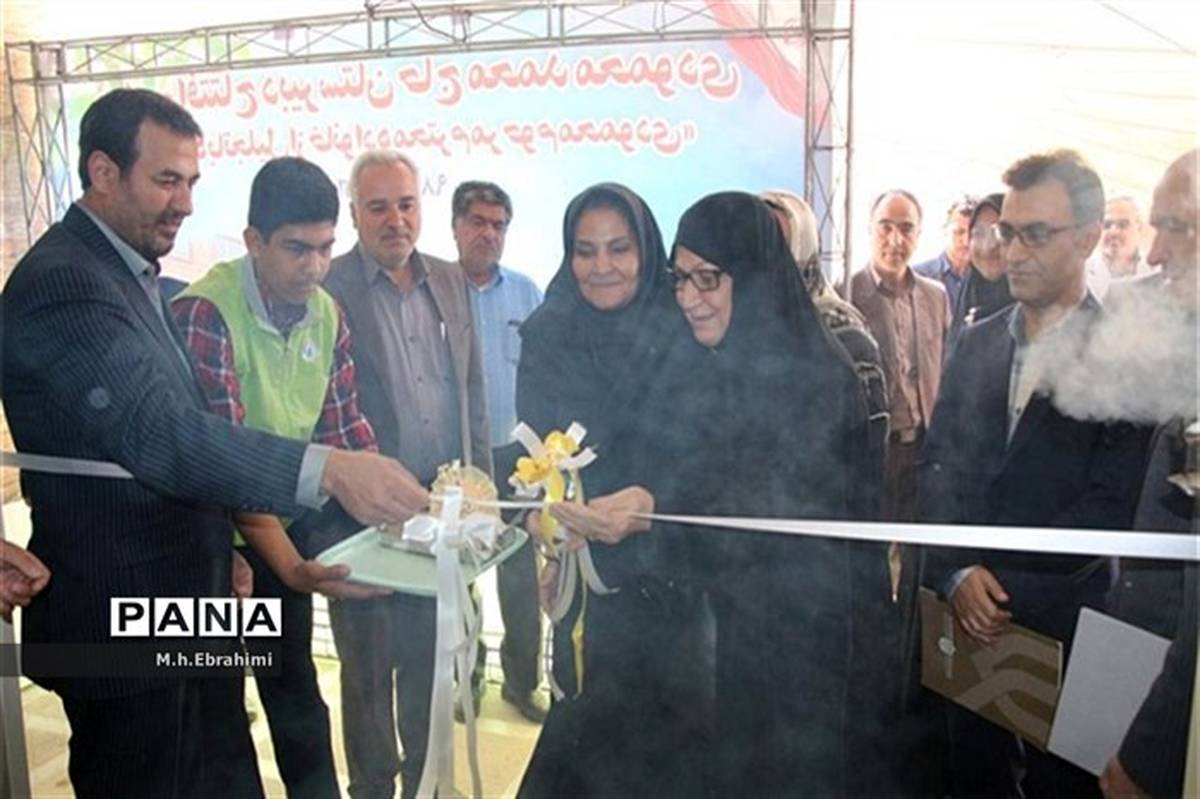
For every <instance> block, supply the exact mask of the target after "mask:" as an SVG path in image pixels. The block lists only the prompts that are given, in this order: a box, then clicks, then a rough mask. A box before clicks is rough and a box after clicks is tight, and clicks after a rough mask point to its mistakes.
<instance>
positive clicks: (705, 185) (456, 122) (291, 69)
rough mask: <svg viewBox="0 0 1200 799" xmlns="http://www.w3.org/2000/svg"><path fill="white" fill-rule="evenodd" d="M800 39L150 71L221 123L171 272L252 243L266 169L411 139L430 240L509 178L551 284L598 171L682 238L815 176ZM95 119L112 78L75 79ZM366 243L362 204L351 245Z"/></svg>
mask: <svg viewBox="0 0 1200 799" xmlns="http://www.w3.org/2000/svg"><path fill="white" fill-rule="evenodd" d="M800 52H802V50H801V48H800V47H798V46H796V43H794V42H784V41H779V42H776V41H775V40H765V39H764V40H753V39H741V40H731V41H729V42H726V41H699V42H687V43H679V44H676V43H655V44H642V45H627V46H621V47H603V48H601V47H577V48H563V49H539V50H525V51H511V52H496V53H474V54H472V53H468V54H458V55H446V56H425V57H417V58H404V59H398V58H397V59H375V60H365V61H353V62H346V63H333V64H315V65H313V64H297V65H294V66H291V65H289V66H280V67H273V68H264V69H253V70H236V71H229V72H215V73H213V72H209V73H202V74H192V75H182V76H172V77H162V78H157V79H154V80H151V81H147V82H146V83H145V84H143V85H146V86H147V87H148V88H153V89H156V90H157V91H160V92H162V93H164V94H167V95H169V96H171V97H172V98H174V99H176V100H177V101H179V102H180V103H181V104H183V105H184V107H186V108H188V109H189V110H190V111H191V112H192V113H193V114H194V115H195V117H196V119H197V121H198V122H199V123H200V124H201V126H202V127H203V128H204V133H205V137H204V142H203V145H202V148H201V172H202V179H201V181H200V183H199V185H198V187H197V193H196V196H195V205H196V210H195V214H194V215H193V217H192V218H191V219H190V220H189V221H188V222H187V223H185V225H184V228H183V231H182V232H181V234H180V236H179V239H178V242H177V245H176V249H175V251H174V252H173V253H172V256H171V257H170V258H169V259H167V263H166V270H167V271H168V272H169V273H172V274H176V275H178V276H181V277H184V278H186V279H189V280H190V279H194V278H196V277H198V276H199V275H200V274H203V272H204V270H206V269H207V268H208V267H209V266H210V265H211V264H212V263H214V262H215V261H217V260H220V259H223V258H228V257H233V256H236V255H239V254H241V252H242V251H243V245H242V242H241V234H242V229H243V228H244V227H245V221H246V204H247V202H248V198H249V189H250V182H251V180H252V179H253V177H254V174H255V172H256V171H257V170H258V168H259V167H260V166H261V165H262V164H263V163H264V162H265V161H266V160H267V159H269V158H272V157H275V156H281V155H298V156H302V157H304V158H307V159H309V160H311V161H313V162H315V163H317V164H319V165H320V166H321V167H322V168H324V169H325V170H326V171H327V172H328V173H329V174H330V176H331V177H332V178H333V179H334V181H335V182H336V183H337V184H338V185H339V187H340V189H341V190H342V192H343V194H345V188H346V180H347V178H348V175H349V170H350V165H351V163H352V162H353V159H354V158H355V157H356V156H357V155H358V154H359V153H360V152H362V151H364V150H367V149H370V148H376V147H382V148H394V149H398V150H402V151H403V152H405V153H406V154H408V155H409V156H410V157H411V158H413V159H414V160H415V161H416V163H417V164H418V166H419V167H420V170H421V179H422V202H423V216H424V222H423V228H422V233H421V237H420V240H419V243H418V248H419V249H421V250H422V251H425V252H429V253H431V254H434V255H439V256H442V257H445V258H448V259H454V258H455V257H456V253H455V249H454V242H453V239H452V237H451V230H450V196H451V194H452V192H453V190H454V187H455V186H457V185H458V183H460V182H461V181H464V180H470V179H483V180H492V181H495V182H496V183H498V184H500V185H501V186H503V187H504V188H505V189H506V190H507V191H508V192H509V193H510V194H511V195H512V197H513V203H514V207H515V213H514V218H513V222H512V226H511V228H510V231H509V237H508V243H507V247H506V251H505V257H504V263H505V264H506V265H509V266H512V267H514V268H516V269H519V270H521V271H524V272H525V273H527V274H529V275H530V276H531V277H533V278H534V280H535V281H537V282H538V283H539V284H542V285H544V284H545V283H546V282H547V281H548V280H549V278H550V276H551V275H552V274H553V272H554V270H555V269H556V268H557V265H558V263H559V261H560V259H561V256H562V240H561V232H560V229H561V219H562V212H563V209H564V208H565V207H566V204H567V202H568V201H569V200H570V198H571V197H572V196H573V195H574V194H576V193H577V192H579V191H580V190H582V189H584V188H585V187H587V186H589V185H591V184H593V183H597V182H599V181H605V180H614V181H618V182H621V183H625V184H626V185H628V186H630V187H631V188H632V189H634V190H635V191H637V192H639V193H640V194H641V195H642V196H643V197H645V198H646V200H647V201H648V202H649V204H650V205H651V207H652V208H653V210H654V212H655V214H656V216H657V217H658V219H659V222H660V225H661V226H662V228H663V233H664V236H666V237H667V240H668V243H669V241H670V237H671V235H672V234H673V232H674V228H675V223H676V221H677V219H678V218H679V215H680V214H681V213H682V211H683V210H684V209H685V208H686V207H687V206H688V205H690V204H691V203H692V202H694V201H695V200H696V199H698V198H699V197H701V196H702V195H704V194H706V193H708V192H711V191H716V190H721V189H743V190H748V191H759V190H762V189H766V188H788V189H792V190H794V191H797V192H798V193H802V189H803V185H804V117H803V115H804V108H803V98H804V84H803V76H802V74H801V65H802V64H803V60H802V57H801V56H800V55H798V53H800ZM71 89H72V92H73V93H72V95H71V97H70V100H69V102H70V113H69V114H68V116H69V118H70V119H71V120H72V121H73V123H74V124H75V126H76V129H74V130H72V131H71V141H72V144H73V145H74V142H75V140H76V139H77V136H78V131H77V125H78V120H79V118H80V117H81V116H82V114H83V111H84V109H85V108H86V106H87V104H88V103H89V102H90V101H91V100H92V99H93V98H94V97H95V96H96V94H97V87H95V86H91V87H84V88H79V87H71ZM354 240H355V234H354V229H353V225H352V223H351V220H350V214H349V210H348V198H347V206H344V210H343V213H342V217H341V218H340V219H339V224H338V243H337V246H336V247H335V252H338V253H340V252H344V251H345V250H346V249H348V248H349V247H350V246H351V245H352V244H353V243H354Z"/></svg>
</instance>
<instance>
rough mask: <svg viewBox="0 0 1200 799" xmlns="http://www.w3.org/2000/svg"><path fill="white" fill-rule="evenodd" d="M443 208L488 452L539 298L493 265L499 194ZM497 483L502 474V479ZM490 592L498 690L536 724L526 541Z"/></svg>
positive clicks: (508, 429)
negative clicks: (472, 335)
mask: <svg viewBox="0 0 1200 799" xmlns="http://www.w3.org/2000/svg"><path fill="white" fill-rule="evenodd" d="M450 206H451V216H452V220H451V225H452V227H453V229H454V243H455V244H456V245H457V246H458V263H459V265H460V266H461V267H462V270H463V274H464V275H466V278H467V289H468V290H467V293H468V294H469V295H470V297H471V313H472V315H473V316H474V318H475V329H476V330H477V331H478V333H479V345H480V348H481V350H482V352H483V377H484V384H485V386H486V388H487V406H488V418H489V425H490V427H491V431H492V449H493V452H494V451H495V450H496V449H497V448H499V447H503V446H504V445H506V444H508V443H510V442H511V441H512V440H513V438H512V431H513V428H514V427H516V425H517V421H518V420H517V409H516V393H517V362H518V361H519V360H520V358H521V337H520V336H519V335H518V334H517V330H518V328H520V326H521V323H522V322H524V321H525V318H526V317H528V316H529V314H530V313H532V312H533V309H535V308H537V307H538V306H539V305H541V304H542V292H541V290H540V289H538V287H537V286H536V285H534V282H533V281H532V280H530V279H529V278H528V277H526V276H525V275H522V274H521V273H519V272H514V271H513V270H511V269H506V268H505V267H503V266H501V265H500V258H501V256H503V254H504V237H505V235H506V234H507V233H508V225H509V223H510V222H511V221H512V213H513V209H512V200H511V199H510V198H509V196H508V193H507V192H505V191H504V189H502V188H500V187H499V186H497V185H496V184H495V183H487V182H484V181H478V180H469V181H466V182H465V183H461V184H459V186H458V188H456V189H455V190H454V196H453V198H452V199H451V202H450ZM543 432H544V431H543ZM496 462H497V463H500V462H501V460H499V459H497V461H496ZM500 478H501V480H503V479H504V478H507V475H504V474H501V475H500ZM496 590H497V592H498V593H499V596H500V615H501V617H502V618H503V619H504V639H503V640H502V641H501V642H500V665H501V667H502V668H503V669H504V687H503V688H502V689H501V691H500V696H501V698H503V699H504V701H506V702H508V703H509V704H511V705H512V706H513V707H515V708H516V709H517V710H518V711H519V712H520V713H521V715H522V716H524V717H525V718H527V719H529V720H530V721H533V722H536V723H539V724H540V723H541V722H542V721H544V720H545V718H546V707H545V706H544V705H543V704H542V702H541V701H540V700H539V696H538V694H537V691H536V689H537V685H538V680H539V677H538V652H539V648H540V643H541V635H542V624H541V616H540V614H539V611H538V599H537V563H536V561H535V559H534V552H533V545H532V544H531V543H526V544H525V546H524V547H523V548H522V551H521V552H518V553H516V554H515V555H514V556H513V557H511V558H509V559H508V560H506V561H505V562H504V563H503V564H501V565H500V567H499V569H498V570H497V573H496ZM478 651H479V652H480V660H481V662H482V660H483V658H484V657H485V656H486V652H487V650H486V649H485V648H484V646H483V645H482V643H481V644H480V646H479V650H478ZM476 672H477V673H476V675H475V676H474V679H476V680H480V679H482V676H483V675H482V667H477V669H476ZM481 684H482V683H481Z"/></svg>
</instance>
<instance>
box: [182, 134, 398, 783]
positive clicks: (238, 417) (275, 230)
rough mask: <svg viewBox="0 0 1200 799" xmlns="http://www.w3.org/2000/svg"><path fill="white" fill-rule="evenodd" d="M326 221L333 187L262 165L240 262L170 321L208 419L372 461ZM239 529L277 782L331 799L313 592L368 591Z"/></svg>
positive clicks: (258, 523)
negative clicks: (272, 667)
mask: <svg viewBox="0 0 1200 799" xmlns="http://www.w3.org/2000/svg"><path fill="white" fill-rule="evenodd" d="M337 216H338V196H337V189H336V188H335V187H334V185H333V183H332V182H331V181H330V179H329V178H328V177H327V176H326V175H325V173H324V172H322V171H321V169H320V168H319V167H317V166H316V165H314V164H311V163H309V162H307V161H305V160H303V159H300V158H276V159H274V160H272V161H269V162H267V164H266V165H265V166H263V168H262V169H261V170H260V171H259V173H258V174H257V175H256V176H255V178H254V183H253V185H252V186H251V189H250V213H249V224H248V226H247V227H246V230H245V232H244V234H243V237H244V240H245V242H246V249H247V251H248V252H247V254H246V255H245V256H243V257H242V258H239V259H237V260H234V261H228V262H225V263H219V264H217V265H216V266H214V267H213V268H212V269H211V270H210V271H209V272H208V274H206V275H205V276H204V277H202V278H201V279H200V280H198V281H197V282H196V283H194V284H192V286H191V287H189V288H188V289H186V290H185V291H183V292H182V293H181V294H180V295H179V296H178V297H177V298H176V299H175V301H174V303H173V305H172V311H173V314H174V316H175V320H176V322H177V323H178V324H179V326H180V329H181V331H182V332H183V334H184V338H185V341H186V343H187V346H188V349H189V350H190V352H191V354H192V358H193V360H194V361H195V367H196V374H197V378H198V380H199V382H200V385H201V387H202V389H203V390H204V393H205V397H206V399H207V401H208V405H209V410H210V411H211V412H213V413H215V414H218V415H220V416H223V417H225V418H227V419H229V420H231V421H233V422H235V423H238V424H244V425H246V426H248V427H255V428H260V429H264V430H269V431H271V432H274V433H276V434H278V435H283V436H289V437H292V438H297V439H303V440H305V441H313V442H316V443H319V444H326V445H330V446H333V447H339V448H342V449H367V450H376V449H377V445H376V442H375V434H374V432H373V431H372V429H371V426H370V424H369V423H368V422H367V420H366V419H365V418H364V417H363V415H362V413H361V412H360V411H359V407H358V397H357V388H356V386H355V377H354V363H353V360H352V359H351V357H350V338H349V332H348V330H347V327H346V324H345V322H344V321H343V319H342V315H341V311H340V310H339V308H338V306H337V303H335V302H334V300H333V298H332V297H330V296H329V294H328V293H326V292H325V290H324V289H322V288H321V281H322V279H324V277H325V274H326V272H327V271H328V270H329V261H330V255H331V250H332V247H333V241H334V228H335V226H336V225H337ZM237 522H238V531H239V533H240V535H239V536H238V539H237V541H236V543H237V545H238V551H239V552H241V553H242V554H243V555H244V557H245V558H246V560H247V561H249V563H250V565H251V567H252V568H253V569H254V573H255V582H256V585H255V595H256V596H272V597H280V598H282V599H283V651H282V653H281V661H282V662H281V664H280V665H281V669H280V675H279V676H278V677H267V676H257V675H256V679H257V682H258V690H259V694H260V695H261V697H262V702H263V707H264V708H265V709H266V712H267V720H268V722H269V724H270V727H271V740H272V742H273V744H274V748H275V758H276V762H277V763H278V765H279V771H280V775H281V776H282V777H283V781H284V784H285V785H286V786H287V793H288V796H289V797H291V798H292V799H295V798H296V797H336V796H338V795H339V794H338V786H337V776H336V772H335V770H334V765H333V753H332V748H331V745H330V732H329V712H328V709H327V707H326V706H325V703H324V701H322V699H321V694H320V691H319V689H318V686H317V675H316V669H315V668H314V666H313V662H312V596H311V594H312V591H314V590H317V591H321V592H323V593H326V594H329V595H331V596H337V597H346V598H362V597H365V596H368V595H371V592H369V591H368V590H367V589H363V588H358V587H355V586H351V585H349V584H347V583H345V582H344V581H343V580H342V579H341V578H344V577H345V572H344V570H338V569H329V568H327V567H324V566H322V565H321V564H319V563H316V562H315V561H307V560H304V559H303V558H302V557H301V556H300V555H299V554H298V552H297V548H296V544H294V543H293V541H292V540H291V539H290V538H289V537H288V534H287V533H285V532H284V525H286V524H287V523H288V522H287V520H280V519H278V518H276V517H274V516H267V515H261V514H242V515H239V516H238V517H237ZM247 543H248V544H249V546H246V544H247ZM298 543H300V544H303V542H298Z"/></svg>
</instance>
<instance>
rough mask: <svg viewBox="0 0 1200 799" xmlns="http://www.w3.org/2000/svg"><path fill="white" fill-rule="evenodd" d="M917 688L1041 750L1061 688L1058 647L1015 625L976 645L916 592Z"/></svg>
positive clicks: (925, 594) (933, 599)
mask: <svg viewBox="0 0 1200 799" xmlns="http://www.w3.org/2000/svg"><path fill="white" fill-rule="evenodd" d="M920 600H921V684H922V685H924V686H925V687H926V688H929V689H930V690H932V691H936V692H937V693H939V694H941V695H942V696H944V697H946V698H948V699H951V700H953V701H954V702H957V703H958V704H960V705H962V706H963V707H965V708H967V709H968V710H971V711H973V712H975V713H978V714H979V715H981V716H983V717H984V718H985V719H987V720H988V721H991V722H993V723H995V724H999V725H1000V726H1001V727H1004V728H1005V729H1007V730H1011V731H1012V732H1014V733H1016V734H1017V735H1019V736H1021V737H1022V738H1024V739H1025V740H1026V741H1028V742H1029V743H1031V744H1033V745H1034V746H1036V747H1037V748H1039V749H1041V750H1043V751H1045V749H1046V743H1047V741H1048V740H1049V738H1050V726H1051V724H1052V723H1053V721H1054V711H1055V708H1056V706H1057V704H1058V696H1059V692H1060V691H1061V689H1062V665H1063V645H1062V643H1061V642H1060V641H1056V640H1054V639H1053V638H1050V637H1048V636H1045V635H1042V634H1040V633H1035V632H1034V631H1032V630H1029V629H1027V628H1025V627H1021V626H1020V625H1017V624H1009V625H1008V627H1007V628H1006V629H1005V631H1004V632H1003V633H1002V634H1001V635H1000V637H999V639H998V640H997V641H996V643H994V644H991V645H984V644H980V643H978V642H977V641H975V639H973V638H971V637H970V636H968V635H967V634H966V633H965V632H964V631H963V629H962V628H961V627H959V626H958V623H957V622H956V621H955V620H954V613H953V611H952V610H951V609H950V606H949V605H948V604H946V603H945V602H942V601H941V600H939V599H938V598H937V595H936V594H934V592H933V591H930V590H929V589H927V588H922V589H921V596H920Z"/></svg>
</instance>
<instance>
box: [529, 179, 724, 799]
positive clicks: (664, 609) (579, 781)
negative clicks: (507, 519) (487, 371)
mask: <svg viewBox="0 0 1200 799" xmlns="http://www.w3.org/2000/svg"><path fill="white" fill-rule="evenodd" d="M563 251H564V255H563V260H562V265H561V266H560V268H559V270H558V273H557V274H556V275H555V276H554V279H553V280H552V281H551V283H550V286H549V288H548V289H547V291H546V299H545V302H544V303H543V304H542V306H541V307H540V308H538V310H537V311H535V312H534V313H533V315H532V316H530V318H529V319H528V321H526V322H525V324H524V325H523V326H522V327H521V347H522V352H521V361H520V365H519V367H518V370H517V414H518V417H519V418H520V419H521V421H523V422H525V423H527V424H528V425H529V426H530V427H532V428H533V429H534V430H535V431H536V432H537V433H538V434H539V435H542V436H545V435H546V434H547V433H548V432H550V431H551V430H562V431H565V430H566V429H567V428H568V426H569V425H570V424H571V423H572V422H579V423H580V424H582V425H584V426H585V427H586V428H587V437H586V439H585V441H584V443H585V444H587V445H589V446H591V447H592V448H593V449H594V450H595V451H596V453H597V454H598V456H599V457H598V459H597V460H596V461H595V462H594V463H593V464H591V465H589V466H587V467H586V468H585V469H583V470H582V482H583V485H584V488H585V489H586V494H587V497H588V498H589V499H591V498H595V499H593V501H592V503H591V506H590V507H588V508H581V507H578V506H575V507H572V508H569V509H561V508H560V509H556V510H555V511H554V515H555V516H556V517H558V518H559V519H560V521H562V522H564V523H566V525H567V526H568V527H569V528H571V529H573V530H575V531H576V532H579V533H581V534H583V535H586V536H587V537H588V538H589V539H591V542H590V550H591V553H592V557H593V559H594V562H595V565H596V571H597V572H598V574H599V576H600V578H601V580H602V581H603V582H604V583H605V585H606V586H607V587H608V588H610V589H616V590H615V592H614V593H610V594H603V595H602V594H598V593H591V592H589V593H588V594H587V598H586V605H585V604H584V601H583V599H582V594H581V593H578V592H577V593H576V596H575V600H574V603H573V605H572V607H571V610H570V612H569V613H568V614H567V616H566V618H564V619H563V620H562V621H560V622H559V623H558V624H556V625H555V628H554V664H553V670H554V676H555V679H556V682H557V684H558V685H559V686H560V687H561V688H562V689H563V691H564V692H565V694H566V696H565V697H563V698H562V699H559V700H556V701H555V702H554V703H553V705H552V707H551V709H550V713H549V716H548V717H547V719H546V723H545V726H544V728H543V730H542V734H541V737H540V738H539V740H538V744H537V748H536V749H535V751H534V754H533V759H532V761H531V762H530V765H529V769H528V771H527V772H526V775H525V778H524V781H523V782H522V784H521V789H520V792H519V796H521V797H522V798H523V799H532V798H536V797H555V799H557V798H558V797H572V799H587V797H610V796H611V797H638V796H647V797H650V796H653V797H662V796H672V795H674V796H688V797H692V796H697V795H699V793H700V792H702V791H703V786H702V785H700V784H697V783H696V782H694V781H693V780H692V777H693V775H695V774H696V773H698V770H697V769H694V768H682V769H681V768H680V765H681V764H683V763H686V762H687V758H688V755H687V752H688V746H689V743H688V740H687V739H688V738H689V737H692V738H694V737H695V736H694V735H693V733H692V732H690V731H689V730H688V728H687V727H686V725H685V723H684V720H683V716H684V714H687V715H689V716H691V715H692V714H695V713H697V712H698V703H697V702H696V701H694V699H693V698H692V697H690V696H688V695H687V692H688V691H690V690H692V687H693V686H694V685H695V684H696V682H697V680H694V679H691V678H690V677H689V672H688V668H695V666H694V662H695V661H696V658H692V657H690V656H689V655H688V650H687V648H686V646H685V645H684V644H683V643H682V641H683V640H684V639H685V638H686V637H687V635H688V634H689V631H690V630H691V629H693V625H692V624H691V622H690V621H689V619H690V618H691V617H693V616H694V611H693V609H692V608H693V607H694V602H693V601H691V600H690V599H688V598H687V597H686V595H685V593H684V592H683V591H682V589H681V588H680V586H679V585H678V583H677V582H676V581H675V580H674V579H673V575H672V574H671V573H670V571H669V570H667V569H664V568H663V567H662V564H661V563H660V562H659V560H658V558H657V557H656V555H655V550H656V548H657V547H656V545H655V537H656V536H657V531H656V530H649V524H647V523H645V522H641V521H638V520H635V519H633V518H631V517H630V516H629V515H628V514H627V513H626V512H627V511H650V510H653V507H654V500H653V497H652V495H651V490H652V478H653V475H651V474H650V473H649V472H648V470H647V467H648V461H647V457H646V454H647V452H648V451H649V449H650V447H651V441H650V440H649V438H648V437H649V436H651V435H652V434H653V430H652V428H653V427H654V424H653V423H652V422H651V418H652V414H650V412H649V410H648V407H647V402H649V399H648V397H649V394H650V392H649V391H648V387H649V386H651V385H653V384H654V383H655V381H656V380H657V378H658V376H659V374H660V372H661V370H662V368H663V365H664V363H665V353H664V347H665V346H666V345H667V344H669V343H670V342H672V341H680V340H682V338H683V337H684V336H686V328H685V326H684V324H683V321H682V319H680V317H679V314H678V311H676V310H675V308H674V303H673V301H672V293H671V288H670V283H669V279H668V271H667V259H666V253H665V250H664V247H663V242H662V236H661V234H660V233H659V230H658V225H657V223H656V222H655V220H654V217H653V216H652V215H651V213H650V210H649V209H648V208H647V207H646V205H645V203H644V202H643V201H642V199H641V198H640V197H638V196H637V195H636V194H634V193H633V192H632V191H630V190H629V189H627V188H625V187H624V186H620V185H617V184H614V183H604V184H599V185H597V186H593V187H591V188H589V189H587V190H586V191H584V192H583V193H581V194H580V195H579V196H577V197H576V198H575V199H574V200H572V201H571V204H570V205H569V206H568V208H567V211H566V215H565V218H564V220H563ZM672 328H674V330H675V331H676V332H675V333H672V332H671V329H672ZM534 524H535V525H536V521H535V523H534ZM549 568H551V569H553V568H555V564H550V567H549ZM581 615H582V617H583V618H582V621H581V620H580V616H581ZM577 630H578V631H581V632H580V633H576V631H577ZM573 633H574V634H575V636H573ZM573 637H579V642H577V641H576V640H573ZM579 655H581V657H579ZM689 661H691V662H689Z"/></svg>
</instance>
